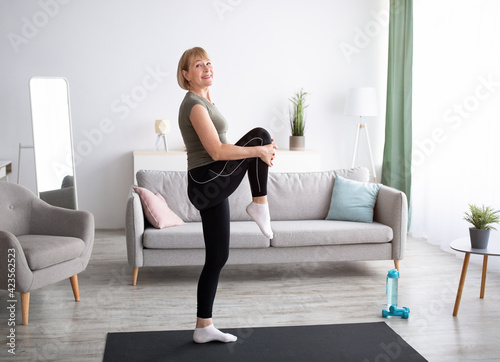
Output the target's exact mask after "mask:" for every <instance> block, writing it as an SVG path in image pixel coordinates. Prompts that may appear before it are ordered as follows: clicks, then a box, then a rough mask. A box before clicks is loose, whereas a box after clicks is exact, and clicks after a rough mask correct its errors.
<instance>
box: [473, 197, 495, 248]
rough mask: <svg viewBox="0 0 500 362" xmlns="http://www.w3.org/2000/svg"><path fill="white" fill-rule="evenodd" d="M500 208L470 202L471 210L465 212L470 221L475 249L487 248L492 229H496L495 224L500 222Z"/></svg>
mask: <svg viewBox="0 0 500 362" xmlns="http://www.w3.org/2000/svg"><path fill="white" fill-rule="evenodd" d="M499 214H500V210H494V209H493V208H492V207H490V206H484V205H481V206H477V205H474V204H469V212H466V213H465V217H464V220H466V221H468V222H470V223H471V224H472V225H473V227H471V228H469V232H470V242H471V246H472V247H473V248H475V249H486V248H487V247H488V240H489V238H490V231H491V230H496V228H495V227H494V226H493V225H494V224H498V223H499V222H500V216H499Z"/></svg>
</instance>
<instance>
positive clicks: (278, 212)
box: [267, 167, 369, 220]
mask: <svg viewBox="0 0 500 362" xmlns="http://www.w3.org/2000/svg"><path fill="white" fill-rule="evenodd" d="M335 174H337V175H339V176H342V177H345V178H347V179H350V180H356V181H361V182H367V181H368V179H369V172H368V169H367V168H365V167H358V168H352V169H343V170H338V171H324V172H304V173H298V172H290V173H273V172H271V173H269V182H268V188H267V191H268V199H269V211H270V213H271V220H324V219H325V218H326V215H327V214H328V210H329V207H330V200H331V197H332V190H333V185H334V183H335Z"/></svg>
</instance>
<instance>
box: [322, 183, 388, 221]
mask: <svg viewBox="0 0 500 362" xmlns="http://www.w3.org/2000/svg"><path fill="white" fill-rule="evenodd" d="M379 189H380V184H373V183H366V182H359V181H354V180H349V179H346V178H344V177H341V176H336V177H335V183H334V184H333V193H332V199H331V201H330V210H329V211H328V215H327V216H326V220H343V221H360V222H373V207H374V206H375V202H376V201H377V195H378V190H379Z"/></svg>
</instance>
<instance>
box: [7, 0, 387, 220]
mask: <svg viewBox="0 0 500 362" xmlns="http://www.w3.org/2000/svg"><path fill="white" fill-rule="evenodd" d="M388 3H389V2H388V1H386V0H376V1H372V0H351V1H345V0H308V1H304V0H302V1H297V0H292V1H290V0H277V1H264V0H255V1H249V0H247V1H244V0H206V1H202V0H189V1H180V0H178V1H165V0H148V1H139V0H85V1H84V0H72V1H68V0H64V1H63V0H39V1H32V0H23V1H14V0H7V1H2V2H1V3H0V19H1V21H0V29H1V34H2V41H1V42H0V62H1V63H0V72H1V79H2V81H1V85H0V87H1V88H0V92H1V93H0V109H1V110H2V112H1V117H0V122H1V127H0V159H10V160H12V161H14V165H13V166H14V167H13V176H12V177H11V180H13V181H15V179H16V177H17V171H18V164H17V155H18V144H19V143H22V144H23V145H30V144H32V138H31V137H32V136H31V118H30V106H29V96H28V81H29V79H30V78H31V77H32V76H35V75H38V76H63V77H66V78H67V79H68V81H69V84H70V93H71V111H72V116H73V133H74V145H75V149H76V153H77V160H78V164H77V169H76V175H77V180H78V187H79V192H78V194H79V195H78V196H79V205H80V208H81V209H85V210H89V211H91V212H92V213H93V214H94V215H95V218H96V226H97V227H99V228H121V227H123V226H124V217H125V211H124V210H125V203H126V199H127V196H128V193H129V190H130V186H131V184H132V182H133V175H132V151H133V150H136V149H151V148H152V147H153V146H154V142H155V139H156V135H155V133H154V120H155V119H159V118H167V119H171V120H172V121H173V127H172V128H173V130H172V134H170V135H169V136H168V141H169V146H170V148H171V149H181V148H183V143H182V138H181V136H180V132H179V129H178V127H177V123H176V121H177V112H178V107H179V104H180V101H181V99H182V98H183V96H184V91H183V90H181V89H180V88H179V87H178V85H177V81H176V74H175V73H176V69H177V62H178V59H179V57H180V56H181V54H182V52H183V51H184V50H186V49H187V48H190V47H193V46H202V47H204V48H205V49H206V50H207V51H208V52H209V54H210V55H211V57H212V60H213V63H214V66H215V85H214V87H213V91H212V92H211V93H212V98H213V100H214V101H215V102H216V104H217V106H218V107H219V109H220V110H221V111H222V113H223V114H224V115H225V117H226V118H227V119H228V121H229V123H230V130H229V134H228V137H229V140H231V141H234V142H235V141H236V140H237V139H238V138H239V136H241V135H242V134H243V133H245V132H246V131H247V130H248V129H250V128H252V127H255V126H263V127H266V128H268V129H269V130H270V131H271V133H272V134H273V136H274V138H275V140H276V142H277V144H278V146H279V147H280V148H288V136H289V130H288V124H287V122H288V121H287V116H288V105H289V101H288V98H289V97H290V96H292V95H293V93H294V92H295V91H297V90H299V89H300V88H301V87H303V88H304V89H305V90H306V91H308V92H310V93H311V95H310V97H309V98H308V103H309V104H310V106H309V108H308V118H307V121H308V127H307V132H306V137H307V141H306V142H307V145H306V146H307V147H308V148H310V149H315V150H319V151H321V152H322V157H323V168H324V169H334V168H343V167H349V166H350V162H351V158H352V149H353V144H354V134H355V124H356V120H353V119H352V118H350V117H346V116H344V115H343V107H344V101H345V96H346V92H347V89H348V88H350V87H356V86H366V85H367V86H375V87H376V88H377V89H378V91H379V96H380V106H381V109H382V112H381V115H380V116H379V117H376V118H373V119H371V120H369V127H370V137H371V141H372V148H373V151H374V158H375V163H376V165H377V171H378V172H380V165H381V163H382V152H383V140H384V119H385V116H384V115H385V111H384V110H385V90H386V62H387V33H388V24H387V17H388V6H389V4H388ZM361 151H363V150H361ZM29 152H30V151H29V150H28V151H24V153H23V157H24V161H23V162H22V166H21V170H22V174H21V184H23V185H25V186H28V187H30V188H32V189H33V188H34V181H33V171H32V168H33V165H32V162H31V161H30V157H29V156H30V154H29ZM31 159H32V158H31ZM275 162H279V160H278V159H277V160H276V161H275ZM361 162H362V163H363V162H364V163H365V164H366V165H368V164H367V160H366V159H365V160H362V161H361Z"/></svg>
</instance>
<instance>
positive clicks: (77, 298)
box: [69, 274, 80, 302]
mask: <svg viewBox="0 0 500 362" xmlns="http://www.w3.org/2000/svg"><path fill="white" fill-rule="evenodd" d="M69 281H70V282H71V288H73V295H74V296H75V302H79V301H80V291H79V290H78V276H77V275H76V274H75V275H73V276H72V277H71V278H69Z"/></svg>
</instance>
